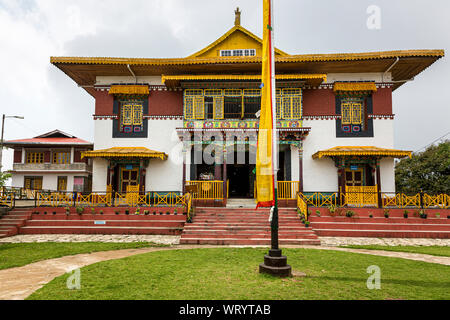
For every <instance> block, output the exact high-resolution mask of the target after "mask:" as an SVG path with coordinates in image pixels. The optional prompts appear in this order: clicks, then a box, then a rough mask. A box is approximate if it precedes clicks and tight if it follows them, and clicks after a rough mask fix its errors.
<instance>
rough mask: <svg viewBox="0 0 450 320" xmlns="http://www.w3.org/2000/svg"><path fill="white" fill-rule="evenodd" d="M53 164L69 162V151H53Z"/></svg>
mask: <svg viewBox="0 0 450 320" xmlns="http://www.w3.org/2000/svg"><path fill="white" fill-rule="evenodd" d="M53 163H54V164H69V163H70V152H54V153H53Z"/></svg>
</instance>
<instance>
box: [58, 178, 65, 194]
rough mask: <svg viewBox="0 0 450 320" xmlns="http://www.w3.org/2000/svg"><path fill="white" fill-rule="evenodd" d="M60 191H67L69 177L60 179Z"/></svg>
mask: <svg viewBox="0 0 450 320" xmlns="http://www.w3.org/2000/svg"><path fill="white" fill-rule="evenodd" d="M58 191H67V177H58Z"/></svg>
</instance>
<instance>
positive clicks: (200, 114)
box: [184, 88, 302, 120]
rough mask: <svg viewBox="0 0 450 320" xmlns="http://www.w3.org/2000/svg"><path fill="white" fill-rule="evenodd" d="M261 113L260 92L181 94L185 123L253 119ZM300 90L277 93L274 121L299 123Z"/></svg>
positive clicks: (254, 90) (212, 90)
mask: <svg viewBox="0 0 450 320" xmlns="http://www.w3.org/2000/svg"><path fill="white" fill-rule="evenodd" d="M259 110H261V90H260V89H188V90H185V91H184V117H185V119H186V120H204V119H215V120H222V119H244V118H246V119H256V118H257V117H256V113H257V112H258V111H259ZM301 117H302V91H301V89H300V88H285V89H278V90H277V119H290V120H294V119H301Z"/></svg>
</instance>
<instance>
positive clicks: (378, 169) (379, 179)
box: [376, 160, 383, 208]
mask: <svg viewBox="0 0 450 320" xmlns="http://www.w3.org/2000/svg"><path fill="white" fill-rule="evenodd" d="M376 174H377V192H378V208H382V207H383V202H382V201H383V200H382V197H381V169H380V160H377V170H376Z"/></svg>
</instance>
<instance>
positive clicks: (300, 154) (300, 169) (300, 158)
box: [298, 146, 304, 192]
mask: <svg viewBox="0 0 450 320" xmlns="http://www.w3.org/2000/svg"><path fill="white" fill-rule="evenodd" d="M298 164H299V167H298V175H299V177H298V179H299V180H298V181H300V186H299V190H298V191H300V192H303V191H304V186H303V146H301V147H299V148H298Z"/></svg>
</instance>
